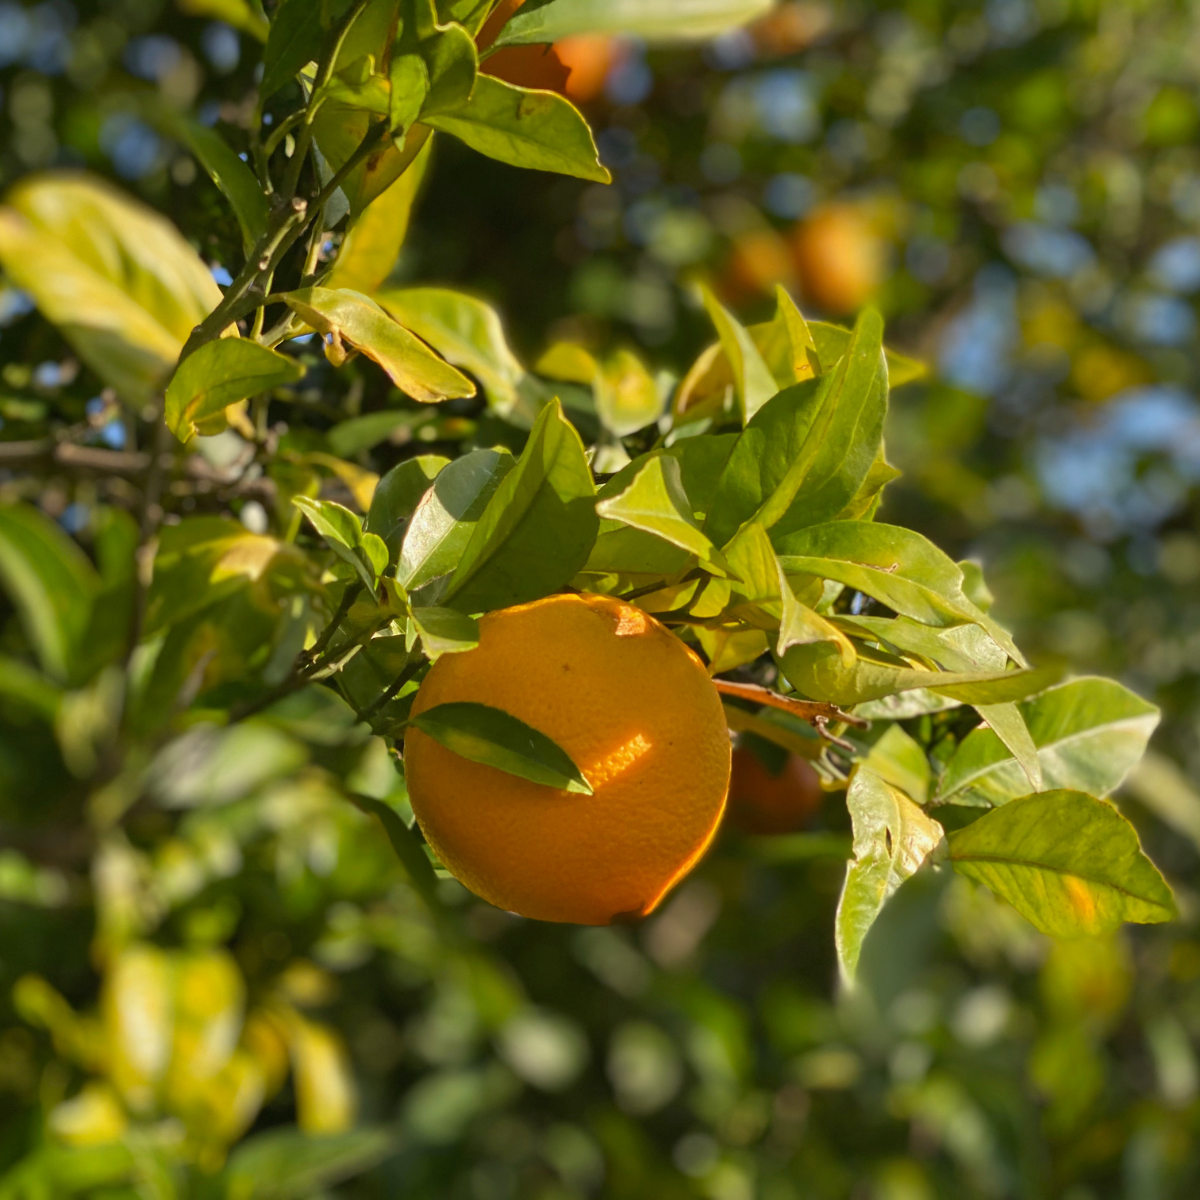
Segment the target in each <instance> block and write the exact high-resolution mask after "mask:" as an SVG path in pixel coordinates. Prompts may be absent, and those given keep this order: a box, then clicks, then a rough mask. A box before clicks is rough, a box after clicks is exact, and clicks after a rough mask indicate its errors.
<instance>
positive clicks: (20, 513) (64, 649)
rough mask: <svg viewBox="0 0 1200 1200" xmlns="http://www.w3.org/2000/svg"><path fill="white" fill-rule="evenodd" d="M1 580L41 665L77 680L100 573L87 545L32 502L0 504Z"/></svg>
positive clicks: (57, 677)
mask: <svg viewBox="0 0 1200 1200" xmlns="http://www.w3.org/2000/svg"><path fill="white" fill-rule="evenodd" d="M0 585H3V587H4V590H5V591H6V592H7V593H8V596H9V599H10V600H11V601H12V603H13V606H14V607H15V608H16V610H17V613H18V615H19V616H20V618H21V625H22V627H23V628H24V630H25V635H26V637H28V639H29V643H30V646H31V647H32V649H33V651H34V653H35V654H36V655H37V658H38V662H39V663H40V664H41V667H42V670H43V671H45V672H46V674H47V675H49V676H51V677H52V678H53V679H55V680H57V681H59V682H67V681H68V680H72V679H73V678H74V677H75V675H76V672H77V670H78V666H79V662H80V659H81V656H82V654H83V651H84V649H85V647H84V646H83V644H82V643H83V635H84V634H85V632H86V631H87V628H88V622H89V619H90V616H91V610H92V604H93V601H94V598H95V596H96V595H97V594H98V593H99V591H100V579H99V577H98V576H97V574H96V571H95V569H94V568H93V566H92V564H91V563H90V562H89V561H88V559H87V556H86V555H85V554H84V553H83V551H82V550H80V549H79V547H78V546H77V545H76V544H75V543H74V542H73V541H72V540H71V539H70V538H69V537H68V536H67V535H66V534H65V533H64V532H63V531H62V529H60V528H59V526H58V525H56V524H55V523H54V522H53V521H51V520H50V518H49V517H47V516H44V515H43V514H42V513H41V512H39V511H38V510H37V509H36V508H32V507H31V506H30V505H27V504H9V505H7V506H3V507H0Z"/></svg>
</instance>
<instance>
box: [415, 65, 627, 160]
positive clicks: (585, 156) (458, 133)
mask: <svg viewBox="0 0 1200 1200" xmlns="http://www.w3.org/2000/svg"><path fill="white" fill-rule="evenodd" d="M427 123H428V124H429V125H430V126H432V127H433V128H434V129H437V130H440V131H441V132H443V133H449V134H451V135H453V136H454V137H456V138H459V139H460V140H461V141H464V142H466V144H467V145H468V146H470V147H471V149H472V150H477V151H479V153H480V154H486V155H487V156H488V157H489V158H495V159H499V160H500V161H501V162H506V163H508V164H510V165H511V166H514V167H528V168H531V169H533V170H537V171H553V172H556V173H558V174H561V175H574V176H577V177H578V178H580V179H592V180H595V181H597V182H599V183H608V182H609V178H610V177H609V174H608V170H607V169H606V168H605V167H604V166H602V165H601V163H600V159H599V157H598V155H597V152H596V143H595V142H594V141H593V140H592V131H591V130H590V129H589V128H588V124H587V122H586V121H585V120H584V119H583V117H581V116H580V115H579V111H578V109H576V108H575V106H574V105H573V104H572V103H571V102H570V101H569V100H565V99H563V97H562V96H558V95H556V94H555V93H553V92H541V91H535V90H533V89H530V88H522V87H517V86H516V85H515V84H511V83H505V82H504V81H503V80H501V79H494V78H493V77H492V76H490V75H480V76H479V78H478V80H477V82H476V84H475V92H474V95H472V97H471V99H470V101H469V102H468V103H467V104H466V105H465V106H464V107H463V108H459V109H455V110H454V111H453V112H443V113H437V114H434V115H431V116H430V117H428V118H427Z"/></svg>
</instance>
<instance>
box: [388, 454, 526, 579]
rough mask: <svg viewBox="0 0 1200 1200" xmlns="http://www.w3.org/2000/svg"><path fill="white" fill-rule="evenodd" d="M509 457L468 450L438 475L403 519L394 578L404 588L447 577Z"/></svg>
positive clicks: (511, 462) (508, 466) (508, 468)
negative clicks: (405, 522) (404, 526)
mask: <svg viewBox="0 0 1200 1200" xmlns="http://www.w3.org/2000/svg"><path fill="white" fill-rule="evenodd" d="M514 462H515V460H514V459H513V456H512V455H511V454H509V453H508V451H506V450H472V451H471V452H470V453H469V454H464V455H463V456H462V458H457V459H455V460H454V462H452V463H450V464H449V466H447V467H446V468H445V469H444V470H443V471H442V472H441V474H439V475H438V477H437V479H436V480H435V482H434V485H433V487H431V488H429V489H428V490H427V491H426V492H425V493H424V496H423V498H422V500H421V502H420V504H418V505H417V507H416V509H415V511H414V512H413V514H412V520H411V521H409V525H408V530H407V532H406V533H405V535H404V544H403V546H402V547H401V550H400V559H399V563H398V566H397V568H396V577H397V578H398V579H399V580H400V582H401V583H403V584H404V586H405V587H406V588H408V589H410V590H415V589H416V588H420V587H423V586H424V585H425V584H428V583H429V582H430V581H432V580H434V579H438V578H441V577H448V576H449V575H450V574H451V573H452V572H453V571H454V570H455V568H456V567H457V566H458V564H459V560H460V559H461V558H462V554H463V551H464V550H465V549H466V547H467V543H468V542H469V541H470V540H471V535H472V534H473V533H474V532H475V526H476V525H477V524H478V523H479V519H480V517H482V516H483V513H484V510H485V509H486V508H487V505H488V502H489V501H490V500H491V498H492V496H493V495H494V493H495V491H496V489H497V488H498V487H499V486H500V484H501V482H502V481H503V479H504V477H505V476H506V475H507V474H508V473H509V472H510V471H511V470H512V469H513V466H514Z"/></svg>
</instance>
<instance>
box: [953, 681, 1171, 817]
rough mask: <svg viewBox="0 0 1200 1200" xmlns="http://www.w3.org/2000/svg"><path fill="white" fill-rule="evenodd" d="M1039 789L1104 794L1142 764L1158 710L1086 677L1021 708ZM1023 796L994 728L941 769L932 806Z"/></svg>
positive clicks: (971, 739) (975, 736)
mask: <svg viewBox="0 0 1200 1200" xmlns="http://www.w3.org/2000/svg"><path fill="white" fill-rule="evenodd" d="M1019 707H1020V710H1021V714H1022V716H1023V717H1024V720H1025V724H1026V725H1027V727H1028V730H1029V735H1030V738H1031V740H1032V742H1033V744H1034V746H1035V747H1036V751H1037V757H1038V761H1039V763H1040V765H1041V771H1042V775H1043V778H1044V779H1045V786H1047V787H1050V788H1067V789H1071V790H1074V791H1085V790H1086V791H1087V792H1088V793H1089V794H1090V795H1098V796H1107V795H1108V794H1109V793H1110V792H1112V791H1114V790H1115V789H1116V788H1117V787H1119V786H1120V784H1121V781H1122V780H1123V779H1124V778H1125V776H1126V774H1127V773H1128V772H1129V771H1130V769H1131V768H1132V767H1133V766H1134V765H1135V764H1136V763H1137V761H1138V759H1139V758H1141V756H1142V753H1143V751H1144V750H1145V748H1146V744H1147V742H1148V741H1149V740H1150V735H1151V734H1152V733H1153V732H1154V728H1155V726H1156V725H1157V724H1158V719H1159V711H1158V709H1157V708H1156V707H1155V706H1154V705H1153V704H1150V703H1148V702H1147V701H1145V700H1143V699H1142V698H1141V697H1140V696H1138V695H1136V694H1135V693H1133V692H1131V691H1129V689H1128V688H1125V687H1122V686H1121V685H1120V684H1119V683H1117V682H1116V681H1115V680H1112V679H1101V678H1098V677H1095V676H1085V677H1084V678H1082V679H1072V680H1070V681H1068V682H1067V683H1064V684H1061V685H1060V686H1058V687H1053V688H1051V689H1050V690H1049V691H1046V692H1043V693H1042V694H1041V695H1040V696H1035V697H1034V698H1033V699H1032V700H1028V701H1026V702H1025V703H1024V704H1021V705H1020V706H1019ZM1027 791H1028V788H1027V787H1025V786H1024V775H1023V773H1022V771H1021V770H1020V768H1019V767H1018V765H1017V763H1016V762H1015V760H1014V758H1013V756H1012V753H1011V751H1010V749H1009V748H1008V747H1007V746H1006V745H1005V744H1004V742H1003V741H1002V740H1001V738H1000V737H999V736H998V730H996V729H995V727H994V726H993V727H992V728H991V729H986V728H980V729H976V730H974V731H972V732H971V733H970V734H968V735H967V737H966V738H965V739H964V740H963V742H962V744H961V745H960V746H959V748H958V750H957V751H956V752H955V754H954V757H953V758H951V759H950V761H949V763H947V764H946V771H945V774H944V775H943V776H942V779H941V782H940V784H939V786H938V795H937V799H938V803H941V804H962V805H976V806H980V807H994V806H997V805H1000V804H1004V803H1006V802H1007V801H1009V800H1011V799H1013V798H1014V797H1016V796H1022V795H1024V794H1025V793H1026V792H1027Z"/></svg>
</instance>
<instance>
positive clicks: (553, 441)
mask: <svg viewBox="0 0 1200 1200" xmlns="http://www.w3.org/2000/svg"><path fill="white" fill-rule="evenodd" d="M595 496H596V492H595V484H594V483H593V481H592V472H591V469H590V468H589V466H588V462H587V457H586V455H585V454H584V451H583V443H582V442H581V441H580V440H579V434H578V433H576V431H575V428H574V427H573V426H572V425H571V424H570V422H569V421H568V420H567V419H566V417H564V416H563V411H562V406H561V404H559V402H558V401H557V400H554V401H551V403H549V404H547V405H546V407H545V408H544V409H542V412H541V415H540V416H539V417H538V419H537V422H536V424H535V425H534V427H533V431H532V432H531V433H530V435H529V441H528V443H527V444H526V446H525V450H524V452H523V453H522V455H521V458H520V460H519V461H518V462H517V464H516V466H515V467H514V468H513V469H512V470H511V471H510V472H509V473H508V474H507V475H506V476H505V478H504V480H503V481H502V482H501V484H500V486H499V487H498V488H497V489H496V492H495V494H494V495H493V496H492V498H491V500H490V501H489V502H488V506H487V508H486V509H485V510H484V512H483V515H482V516H481V517H480V519H479V524H478V525H477V526H476V527H475V531H474V532H473V533H472V535H471V540H470V541H469V542H468V543H467V546H466V549H465V550H464V551H463V554H462V559H461V561H460V562H459V564H458V567H457V569H456V570H455V572H454V574H453V575H452V576H451V578H450V581H449V584H448V586H447V589H446V594H445V598H444V599H445V600H453V601H454V607H455V608H459V609H462V610H463V611H464V612H486V611H488V610H490V609H493V608H504V607H507V606H508V605H511V604H520V603H522V602H524V601H526V600H536V599H537V598H538V597H540V596H545V595H548V594H549V593H551V592H553V591H555V590H556V589H557V588H560V587H562V585H563V584H565V583H566V582H567V581H568V580H569V579H570V578H571V577H572V576H574V575H575V573H576V572H577V571H578V570H579V569H580V568H581V567H582V566H583V564H584V563H585V562H586V561H587V557H588V554H589V552H590V551H591V548H592V543H593V541H594V540H595V538H596V532H597V528H598V526H599V518H598V517H597V515H596V509H595Z"/></svg>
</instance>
